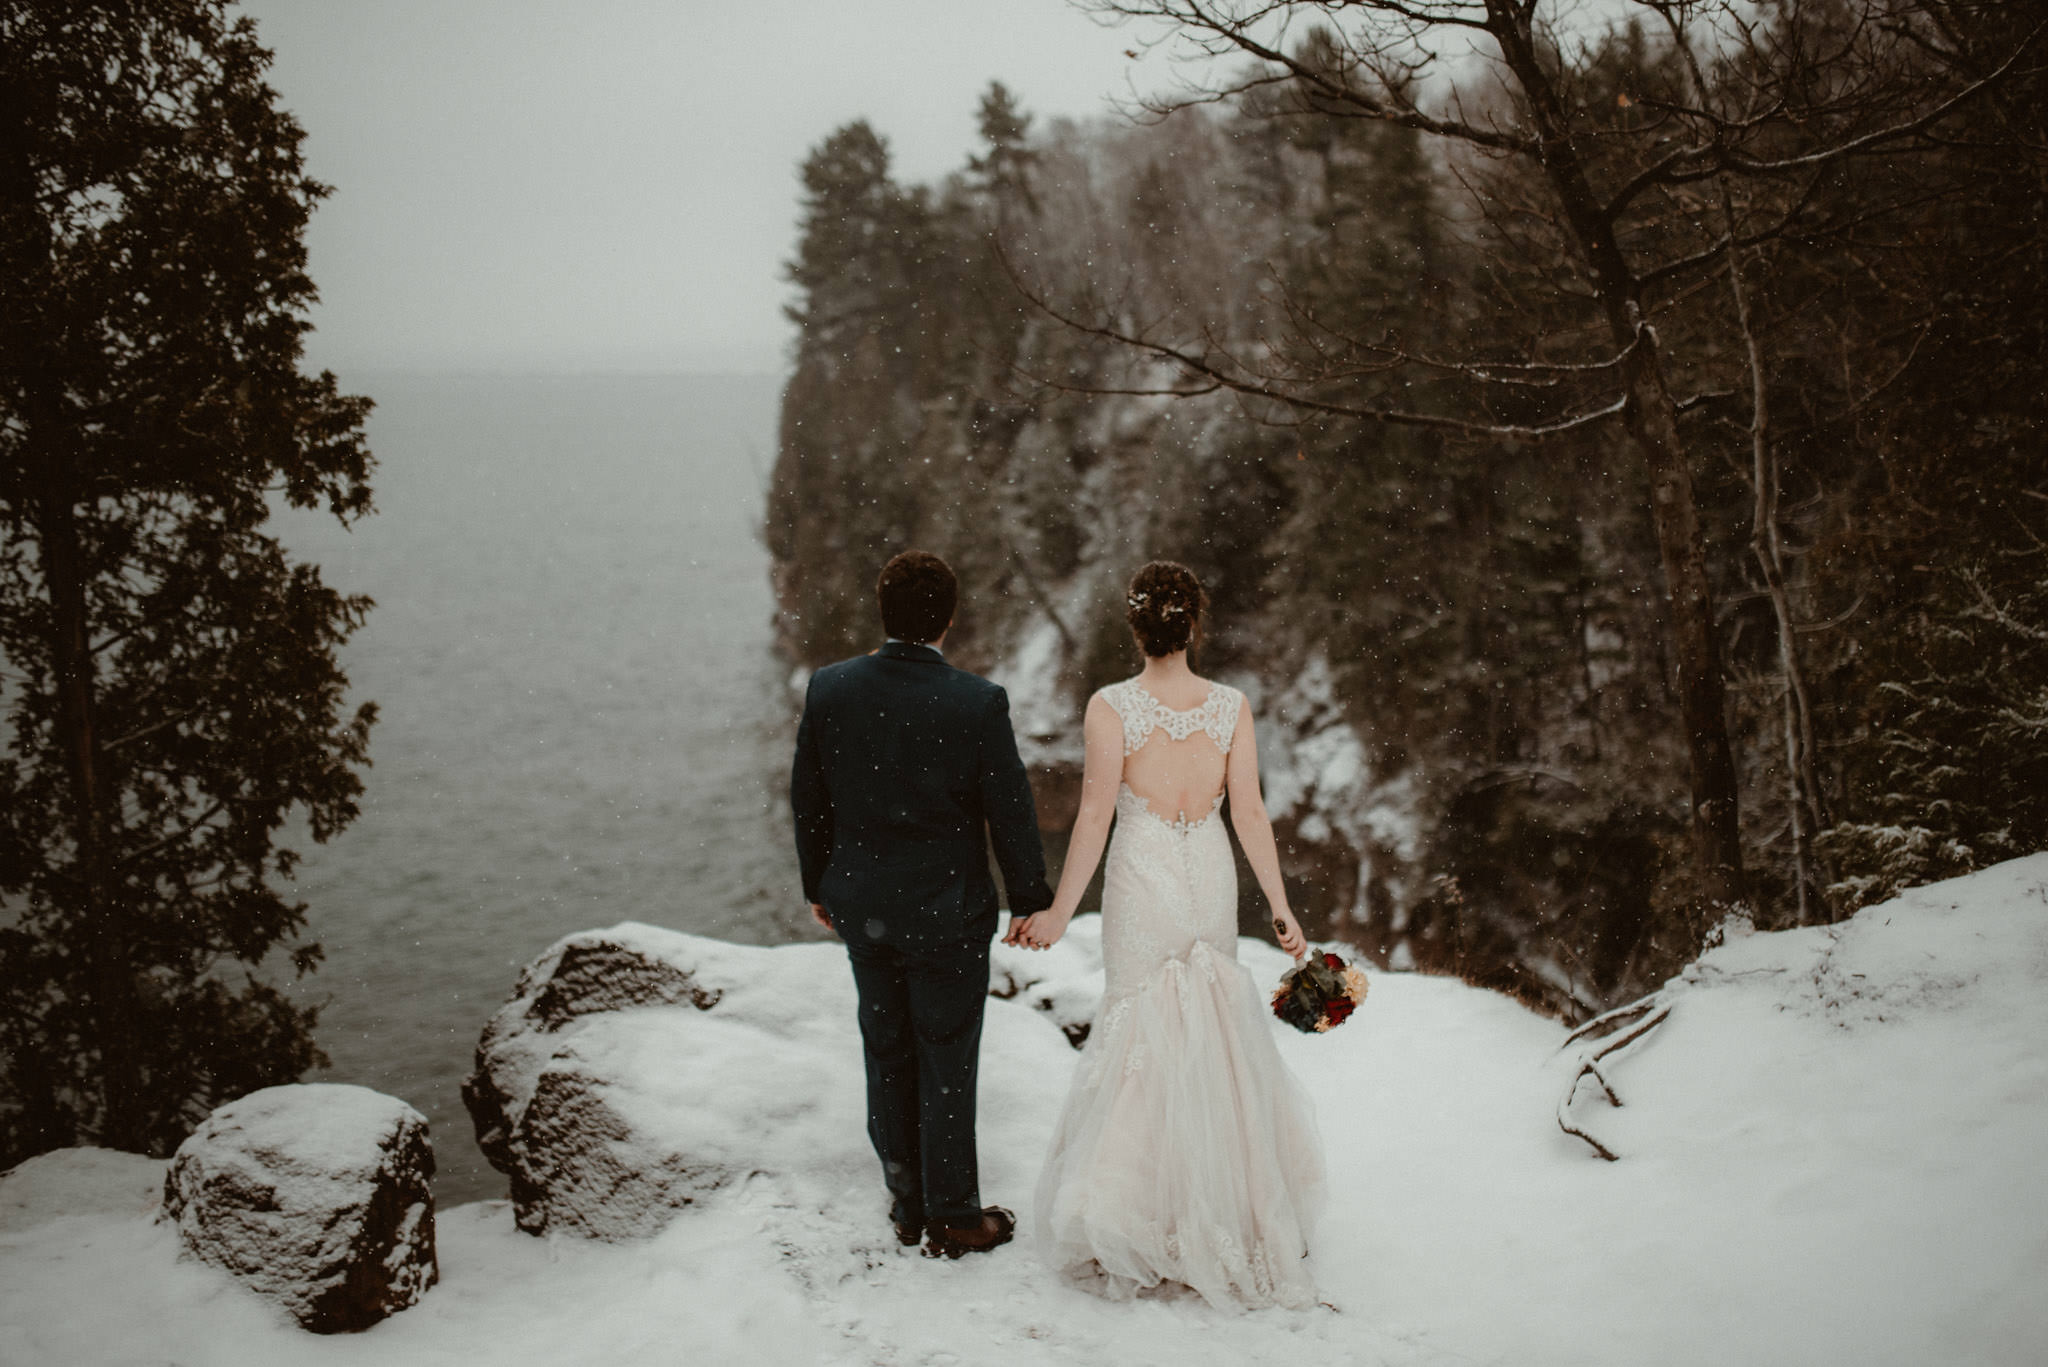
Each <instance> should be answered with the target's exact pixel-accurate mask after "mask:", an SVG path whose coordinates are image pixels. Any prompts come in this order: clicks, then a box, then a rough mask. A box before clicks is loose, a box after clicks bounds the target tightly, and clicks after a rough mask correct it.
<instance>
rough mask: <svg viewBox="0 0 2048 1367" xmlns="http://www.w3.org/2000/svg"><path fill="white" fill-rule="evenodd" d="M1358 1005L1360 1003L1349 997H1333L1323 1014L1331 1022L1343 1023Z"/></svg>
mask: <svg viewBox="0 0 2048 1367" xmlns="http://www.w3.org/2000/svg"><path fill="white" fill-rule="evenodd" d="M1357 1005H1358V1003H1357V1002H1354V1001H1352V1000H1351V998H1349V997H1332V998H1331V999H1330V1001H1329V1002H1328V1004H1326V1005H1325V1006H1324V1007H1323V1015H1324V1016H1325V1017H1326V1018H1327V1019H1328V1020H1329V1022H1330V1024H1332V1025H1342V1024H1343V1023H1344V1020H1345V1018H1346V1017H1347V1016H1349V1015H1350V1014H1351V1012H1352V1010H1353V1009H1354V1008H1356V1007H1357Z"/></svg>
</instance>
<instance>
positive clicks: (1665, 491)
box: [1487, 0, 1744, 913]
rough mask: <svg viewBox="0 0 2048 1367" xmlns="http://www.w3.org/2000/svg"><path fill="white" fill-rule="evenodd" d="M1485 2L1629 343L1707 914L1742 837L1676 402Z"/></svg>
mask: <svg viewBox="0 0 2048 1367" xmlns="http://www.w3.org/2000/svg"><path fill="white" fill-rule="evenodd" d="M1487 11H1488V15H1489V25H1488V27H1489V30H1490V31H1491V32H1492V33H1493V35H1494V39H1495V41H1496V42H1498V43H1499V44H1500V48H1501V55H1502V57H1503V58H1504V59H1505V60H1506V62H1507V65H1508V68H1509V70H1510V71H1512V72H1513V73H1514V76H1515V81H1516V83H1517V84H1518V85H1519V86H1520V87H1521V90H1522V93H1523V95H1524V97H1525V98H1526V99H1527V100H1528V102H1529V113H1530V115H1531V117H1532V118H1533V120H1534V122H1535V125H1536V132H1537V137H1538V142H1539V145H1540V149H1541V156H1542V162H1543V172H1544V176H1545V178H1546V179H1548V180H1549V182H1550V186H1551V190H1552V192H1553V193H1555V194H1556V195H1557V198H1558V204H1559V207H1561V208H1562V209H1563V210H1564V227H1565V230H1566V232H1567V233H1568V234H1569V236H1570V237H1571V239H1572V242H1573V245H1575V246H1576V247H1577V248H1578V249H1579V251H1580V252H1581V254H1582V255H1583V256H1584V258H1585V261H1586V265H1587V268H1588V270H1589V273H1590V274H1591V276H1592V285H1593V291H1594V294H1595V296H1596V297H1597V298H1598V299H1599V301H1600V306H1601V309H1602V310H1603V312H1605V314H1606V316H1607V326H1608V335H1609V336H1610V338H1611V339H1612V340H1613V343H1614V345H1615V346H1616V347H1617V348H1620V349H1623V350H1625V351H1626V352H1627V356H1626V360H1625V361H1624V363H1623V382H1624V384H1625V385H1626V387H1627V388H1626V396H1627V402H1626V405H1625V406H1624V408H1623V410H1622V422H1623V425H1624V427H1625V429H1626V430H1627V432H1628V435H1629V439H1630V440H1631V441H1632V442H1633V443H1634V444H1635V447H1636V450H1637V451H1638V452H1639V453H1640V454H1641V455H1642V458H1643V463H1644V465H1645V466H1646V467H1647V468H1648V470H1649V476H1650V516H1651V519H1652V521H1653V522H1654V523H1655V525H1656V529H1657V549H1658V551H1659V553H1660V555H1661V557H1662V560H1663V567H1664V590H1665V595H1666V598H1667V599H1668V602H1669V610H1670V614H1671V616H1670V622H1669V625H1668V626H1667V628H1666V630H1667V631H1668V632H1669V635H1670V642H1671V657H1672V665H1673V667H1674V668H1675V669H1676V671H1677V674H1678V679H1677V684H1678V706H1679V713H1680V717H1681V720H1682V723H1683V725H1684V727H1685V742H1686V752H1687V755H1688V757H1689V759H1690V761H1691V777H1692V839H1693V863H1694V868H1695V870H1696V873H1697V875H1698V880H1699V890H1700V896H1701V898H1702V900H1703V901H1704V902H1705V903H1706V904H1707V905H1706V908H1705V910H1706V911H1708V912H1709V913H1711V911H1712V910H1713V909H1714V908H1717V907H1718V908H1727V907H1733V906H1735V905H1737V904H1738V903H1740V902H1742V901H1743V898H1744V888H1743V877H1742V843H1741V838H1740V829H1739V822H1738V820H1737V817H1738V812H1739V799H1738V790H1737V787H1736V781H1735V760H1734V754H1733V751H1732V749H1731V748H1730V746H1729V743H1728V716H1727V707H1726V698H1725V696H1724V693H1723V690H1722V683H1721V653H1720V649H1719V647H1718V645H1717V643H1716V638H1715V629H1714V600H1713V592H1712V589H1711V587H1710V585H1709V583H1708V579H1707V556H1706V546H1705V543H1704V542H1703V541H1702V539H1701V536H1700V519H1699V507H1698V504H1697V502H1696V501H1695V500H1694V498H1693V487H1692V471H1691V468H1690V466H1689V464H1688V462H1687V459H1686V453H1685V444H1684V442H1683V441H1682V440H1681V439H1680V437H1679V435H1678V409H1677V405H1676V404H1675V403H1674V402H1673V401H1672V398H1671V388H1670V386H1669V384H1667V383H1666V381H1665V378H1664V366H1663V360H1662V358H1661V356H1660V355H1659V353H1658V348H1657V337H1656V334H1655V333H1654V332H1653V331H1652V330H1651V329H1650V327H1649V325H1648V324H1647V323H1646V322H1645V321H1644V320H1643V316H1642V305H1641V302H1640V300H1639V299H1638V295H1637V288H1638V287H1637V282H1636V279H1635V276H1634V275H1633V273H1631V272H1630V270H1629V268H1628V262H1627V259H1626V258H1625V257H1624V256H1623V255H1622V252H1621V245H1620V243H1619V242H1618V241H1617V240H1616V238H1615V234H1614V222H1613V219H1612V217H1611V216H1610V215H1609V214H1608V212H1607V208H1606V205H1605V204H1604V202H1603V201H1602V200H1601V198H1600V196H1599V195H1598V194H1596V193H1595V192H1594V190H1593V186H1592V183H1591V181H1590V180H1588V178H1587V176H1586V169H1585V166H1584V164H1583V163H1582V162H1581V161H1580V160H1579V156H1578V151H1577V148H1576V147H1574V145H1573V142H1572V130H1571V120H1570V118H1569V116H1568V115H1567V114H1566V112H1565V108H1564V105H1563V102H1562V101H1561V100H1559V98H1558V95H1557V90H1556V87H1555V84H1554V82H1553V81H1552V79H1551V76H1550V73H1549V72H1548V71H1546V70H1545V69H1544V67H1543V63H1542V60H1541V58H1540V57H1539V56H1538V53H1537V49H1536V44H1535V42H1534V39H1533V36H1532V34H1531V32H1530V30H1529V27H1528V25H1529V14H1528V12H1526V11H1524V10H1523V9H1522V8H1521V6H1519V5H1517V4H1514V3H1512V0H1488V4H1487Z"/></svg>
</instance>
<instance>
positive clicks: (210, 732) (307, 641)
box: [0, 0, 375, 1167]
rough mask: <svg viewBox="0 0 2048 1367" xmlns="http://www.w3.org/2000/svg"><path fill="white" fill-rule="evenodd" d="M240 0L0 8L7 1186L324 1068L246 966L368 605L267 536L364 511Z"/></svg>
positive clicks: (291, 958) (359, 458) (346, 410)
mask: <svg viewBox="0 0 2048 1367" xmlns="http://www.w3.org/2000/svg"><path fill="white" fill-rule="evenodd" d="M269 60H270V55H269V53H268V52H267V51H265V50H264V48H263V47H262V46H261V45H260V44H259V43H258V42H257V39H256V34H255V30H254V26H253V24H252V22H251V21H250V20H248V19H246V18H236V17H234V16H233V15H232V14H231V13H230V10H229V6H228V4H227V3H226V0H151V2H150V3H141V2H140V0H4V3H0V534H4V541H0V671H4V672H0V703H4V706H5V710H6V717H7V726H8V746H7V749H6V751H5V753H4V755H0V1057H4V1060H5V1061H4V1064H0V1068H4V1074H0V1086H4V1092H0V1167H5V1166H7V1165H9V1164H11V1163H13V1162H16V1161H18V1160H19V1159H21V1158H22V1157H25V1156H27V1155H28V1154H31V1153H35V1152H38V1151H41V1150H43V1149H47V1148H51V1147H56V1146H60V1145H66V1144H77V1143H97V1144H103V1145H108V1146H111V1147H116V1148H122V1149H129V1150H138V1151H142V1152H147V1153H152V1154H157V1155H163V1154H166V1153H168V1152H169V1151H170V1149H171V1148H172V1147H173V1146H175V1145H176V1144H177V1143H178V1141H179V1140H180V1139H181V1138H182V1137H183V1136H184V1134H185V1133H186V1132H187V1131H188V1130H189V1128H190V1126H191V1125H192V1123H193V1122H194V1121H195V1120H196V1119H197V1118H198V1117H200V1116H203V1115H204V1114H205V1113H206V1112H207V1111H208V1110H210V1109H211V1108H212V1107H213V1106H214V1105H216V1104H218V1103H220V1102H222V1101H224V1100H227V1099H229V1098H231V1097H233V1096H236V1095H239V1094H241V1093H243V1092H246V1091H249V1090H252V1089H254V1088H257V1087H262V1086H267V1085H270V1084H273V1083H277V1082H283V1081H289V1080H292V1079H295V1078H297V1077H298V1076H299V1075H300V1074H302V1073H303V1072H304V1071H305V1070H306V1069H307V1068H309V1067H312V1066H314V1065H315V1064H316V1063H318V1062H319V1061H320V1054H319V1051H318V1049H317V1048H316V1047H315V1045H314V1043H313V1038H312V1034H311V1029H312V1025H313V1021H314V1013H313V1011H312V1010H311V1009H309V1008H306V1007H302V1006H299V1005H297V1004H295V1003H293V1002H292V1001H290V1000H289V999H288V998H287V997H286V996H285V995H284V994H283V993H282V992H281V991H279V989H278V988H277V987H276V986H275V985H273V984H272V983H271V982H269V981H268V980H266V979H265V978H264V977H262V976H259V973H258V970H259V967H260V966H261V965H263V964H264V963H265V962H266V961H267V960H269V959H271V958H272V956H273V955H282V956H284V957H285V958H286V959H287V960H288V962H289V963H290V965H291V967H292V968H293V969H294V970H295V971H297V972H299V973H304V972H307V971H309V970H310V969H311V968H312V967H313V966H314V965H315V963H316V962H317V961H318V958H319V948H318V946H317V945H314V944H311V943H308V942H305V941H303V940H302V939H301V938H300V937H301V935H302V932H303V931H304V929H305V925H306V915H305V913H306V908H305V906H304V904H302V903H299V902H296V901H293V900H292V899H291V898H290V897H289V896H288V895H287V894H286V893H285V892H284V891H283V890H281V888H280V886H279V883H280V881H281V880H283V879H287V878H289V876H290V875H291V872H292V870H293V867H294V865H295V863H296V861H297V857H298V856H297V854H296V853H295V851H293V850H292V849H291V848H289V847H287V846H285V845H282V844H280V843H279V835H280V831H281V830H282V829H283V826H284V823H285V822H286V820H287V818H288V816H290V815H291V814H293V813H295V812H296V813H302V814H303V815H304V817H305V819H306V822H307V826H308V830H309V833H310V835H311V836H312V838H313V839H315V840H325V839H327V838H328V837H330V836H332V835H333V834H334V833H335V832H337V831H339V830H341V829H342V828H343V827H345V826H346V825H347V824H348V823H349V822H350V821H351V820H352V819H353V818H354V817H355V815H356V811H357V803H356V799H357V797H358V795H359V793H360V792H361V782H360V780H359V778H358V776H357V772H356V771H357V769H358V768H359V767H360V766H362V765H364V764H366V763H367V762H368V760H367V757H366V749H365V746H366V739H367V733H368V731H369V728H370V725H371V723H372V721H373V719H374V716H375V709H374V707H372V706H370V705H368V704H365V705H363V706H361V707H359V708H357V709H355V710H354V711H350V710H348V709H347V708H346V706H345V705H344V697H343V695H344V692H345V689H346V686H347V680H346V679H345V678H344V677H343V675H342V673H341V671H340V670H339V668H338V667H337V665H336V659H335V649H336V647H337V646H338V645H339V644H340V643H341V642H342V641H343V640H345V639H346V638H347V636H348V635H349V633H350V632H351V631H352V630H354V628H355V627H356V626H357V625H358V624H360V622H361V621H362V619H363V615H364V613H365V612H366V611H367V610H368V608H369V606H370V605H369V603H368V601H367V600H366V599H362V598H350V597H345V596H342V595H340V594H337V593H336V592H334V591H333V590H332V589H330V588H328V587H327V586H326V585H325V584H323V583H322V581H321V578H320V575H319V573H318V572H317V570H316V569H315V568H314V567H312V566H310V565H305V564H299V563H294V562H293V561H292V560H291V559H290V558H289V557H288V556H287V555H286V553H285V551H284V548H283V547H282V546H281V545H280V544H279V543H278V541H277V540H276V539H275V538H274V537H272V536H269V535H267V534H266V533H265V531H264V530H263V528H264V524H265V520H266V518H267V516H268V513H269V511H270V507H271V503H270V500H271V499H272V497H273V496H281V497H282V498H283V499H285V500H286V501H287V502H289V503H290V504H292V505H294V506H297V507H305V508H311V507H323V508H325V509H327V510H328V511H330V512H331V513H332V514H333V515H334V516H336V517H338V518H340V519H342V520H343V521H350V520H353V519H354V518H357V517H360V516H362V515H364V514H366V513H367V512H369V511H370V490H369V486H368V483H367V478H368V474H369V471H370V467H371V459H370V456H369V453H368V452H367V450H366V449H365V448H364V445H363V436H362V423H363V419H364V416H365V415H366V413H367V412H368V410H369V403H368V401H367V400H364V399H360V398H354V397H349V396H345V395H343V394H341V393H340V392H339V391H338V389H337V388H336V383H335V380H334V377H333V376H332V375H329V374H324V373H323V374H322V375H320V376H319V377H318V378H308V377H307V376H305V375H302V374H301V373H300V371H299V368H298V365H299V359H300V354H301V339H302V337H303V334H304V333H305V331H306V330H307V327H308V324H307V323H306V322H305V321H304V317H303V314H304V310H305V308H306V306H307V305H308V304H309V303H310V302H311V301H312V299H313V297H314V289H313V284H312V282H311V280H309V279H308V278H307V276H306V274H305V247H304V242H303V234H304V229H305V226H306V222H307V219H308V216H309V215H310V213H311V211H312V209H313V207H314V205H315V203H316V202H317V201H318V200H319V198H320V197H321V196H322V195H324V194H325V193H326V189H325V187H324V186H322V185H320V184H318V183H317V182H315V181H313V180H311V179H310V178H308V177H307V176H306V174H305V172H304V170H303V167H302V163H301V158H300V139H301V131H300V129H299V127H298V125H297V124H296V122H295V121H294V120H293V119H292V118H291V117H290V116H289V115H288V114H286V113H285V112H284V111H282V110H280V109H279V108H278V107H277V103H276V96H275V93H274V92H273V91H272V90H271V89H270V88H269V87H268V86H267V85H266V84H265V83H264V79H263V77H264V71H265V69H266V67H267V66H268V64H269Z"/></svg>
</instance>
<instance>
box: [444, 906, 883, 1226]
mask: <svg viewBox="0 0 2048 1367" xmlns="http://www.w3.org/2000/svg"><path fill="white" fill-rule="evenodd" d="M864 1086H865V1082H864V1074H863V1072H862V1065H861V1058H860V1041H859V1034H858V1026H857V1023H856V1019H855V1015H854V994H853V981H852V976H851V974H850V973H849V972H848V971H847V967H846V956H845V954H844V953H843V952H842V951H841V950H840V949H839V947H838V946H837V945H823V944H811V945H784V946H781V947H779V948H775V949H764V948H759V947H755V946H751V945H734V944H726V943H724V942H722V941H718V940H709V939H705V938H702V937H700V936H695V935H685V934H682V933H681V932H678V931H672V930H663V929H661V928H659V927H657V926H649V925H641V924H638V923H635V922H626V923H624V924H621V925H616V926H613V927H611V928H610V929H608V930H596V931H584V932H581V933H579V934H575V935H570V936H567V937H565V938H563V939H561V940H559V941H557V942H556V943H555V944H553V945H552V946H550V947H549V948H548V949H547V951H546V952H545V953H543V954H542V955H541V956H540V957H539V958H538V959H536V960H534V962H533V963H532V964H530V965H528V967H527V968H526V970H525V972H524V973H522V974H521V975H520V978H519V983H518V986H517V987H516V988H515V989H514V991H513V997H512V1000H511V1001H510V1002H508V1003H507V1004H506V1005H505V1006H504V1007H502V1008H500V1010H499V1011H498V1013H497V1014H496V1015H494V1016H493V1017H492V1018H491V1020H490V1023H489V1024H488V1025H486V1026H485V1028H484V1032H483V1036H482V1038H481V1039H479V1040H478V1042H477V1051H476V1071H475V1072H474V1073H473V1074H472V1075H471V1076H470V1078H469V1079H468V1080H467V1081H466V1082H465V1083H464V1084H463V1098H464V1100H465V1101H466V1102H467V1103H468V1105H469V1109H470V1115H471V1118H472V1119H473V1120H474V1121H475V1122H476V1127H477V1139H478V1143H479V1144H480V1145H481V1146H482V1147H483V1150H484V1154H485V1156H486V1157H488V1158H489V1159H490V1160H491V1162H492V1163H493V1164H495V1165H496V1166H497V1167H498V1168H499V1169H500V1170H501V1171H503V1172H504V1173H505V1174H506V1175H507V1176H509V1177H510V1178H511V1179H512V1205H513V1210H514V1212H515V1214H516V1217H517V1219H518V1223H519V1227H520V1228H521V1229H524V1230H526V1231H528V1232H529V1233H533V1234H542V1233H565V1234H578V1235H583V1236H586V1237H589V1238H596V1239H631V1238H640V1237H644V1236H646V1235H650V1234H654V1233H656V1232H658V1231H659V1230H660V1229H661V1228H662V1227H663V1226H664V1225H666V1224H667V1223H668V1222H669V1220H670V1219H671V1218H672V1217H673V1216H674V1214H675V1212H676V1210H677V1209H679V1208H680V1207H683V1206H686V1205H690V1204H692V1203H693V1202H695V1201H697V1200H699V1199H700V1198H702V1197H703V1196H705V1195H707V1194H709V1193H711V1192H713V1191H716V1190H718V1189H720V1188H722V1187H726V1186H729V1185H731V1184H732V1183H734V1182H736V1181H739V1180H741V1179H744V1178H747V1177H749V1176H751V1175H756V1174H765V1173H775V1172H784V1171H788V1170H789V1169H790V1168H792V1167H794V1166H799V1165H801V1164H803V1163H805V1162H807V1161H809V1160H810V1159H811V1157H812V1154H811V1153H810V1152H808V1146H807V1144H806V1143H805V1141H804V1139H803V1138H802V1136H804V1135H806V1134H807V1133H808V1132H809V1131H810V1130H811V1129H812V1128H813V1126H812V1125H811V1124H810V1123H808V1122H810V1121H811V1119H812V1118H813V1117H815V1116H816V1115H817V1114H818V1113H819V1111H820V1110H821V1108H823V1109H829V1110H831V1111H833V1112H835V1113H839V1114H843V1115H851V1116H856V1117H857V1116H861V1115H864V1114H865V1113H866V1111H865V1101H864V1099H863V1097H864V1092H863V1090H862V1089H863V1088H864Z"/></svg>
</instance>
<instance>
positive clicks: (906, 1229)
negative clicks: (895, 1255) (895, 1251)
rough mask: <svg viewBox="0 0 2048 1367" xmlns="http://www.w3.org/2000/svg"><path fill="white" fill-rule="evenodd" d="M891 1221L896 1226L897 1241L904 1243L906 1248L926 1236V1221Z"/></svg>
mask: <svg viewBox="0 0 2048 1367" xmlns="http://www.w3.org/2000/svg"><path fill="white" fill-rule="evenodd" d="M890 1223H891V1224H893V1225H895V1226H896V1242H897V1243H899V1244H902V1245H903V1246H904V1247H905V1248H909V1247H910V1246H911V1245H912V1244H914V1243H917V1242H918V1241H920V1240H921V1239H923V1238H924V1222H923V1221H921V1220H913V1221H909V1222H907V1223H906V1222H904V1221H901V1220H892V1221H890Z"/></svg>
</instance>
